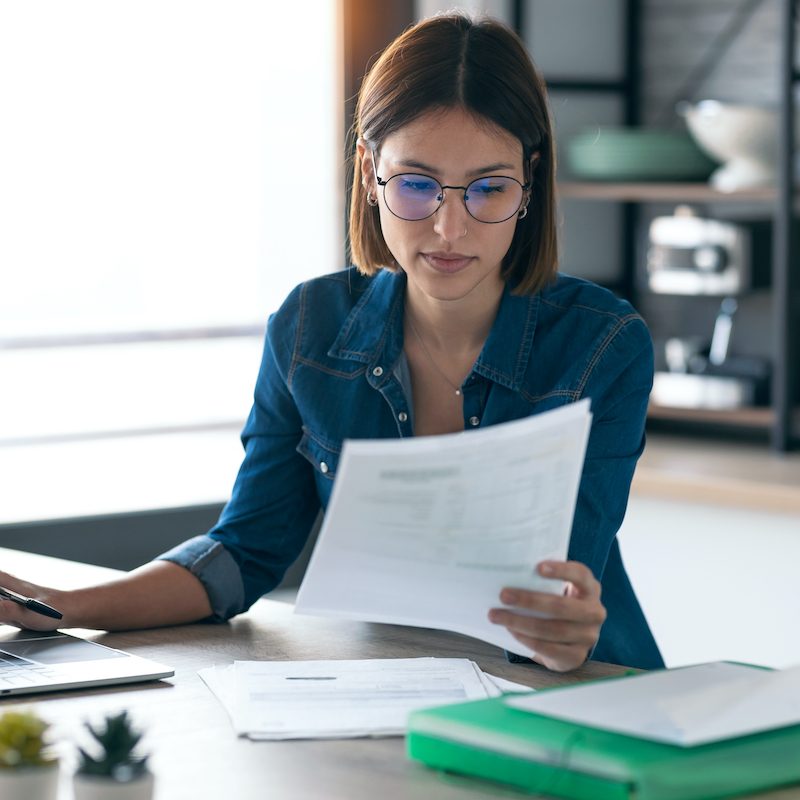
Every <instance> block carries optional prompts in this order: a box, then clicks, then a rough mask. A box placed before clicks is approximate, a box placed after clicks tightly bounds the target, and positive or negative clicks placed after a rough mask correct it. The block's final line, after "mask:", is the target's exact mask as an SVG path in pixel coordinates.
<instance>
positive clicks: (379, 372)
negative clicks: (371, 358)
mask: <svg viewBox="0 0 800 800" xmlns="http://www.w3.org/2000/svg"><path fill="white" fill-rule="evenodd" d="M372 374H373V375H374V376H375V377H376V378H380V376H381V375H383V367H375V369H374V370H372Z"/></svg>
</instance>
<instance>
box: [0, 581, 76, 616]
mask: <svg viewBox="0 0 800 800" xmlns="http://www.w3.org/2000/svg"><path fill="white" fill-rule="evenodd" d="M0 597H4V598H5V599H6V600H11V602H12V603H18V604H19V605H21V606H25V608H27V609H30V610H31V611H35V612H36V613H37V614H42V615H44V616H45V617H52V618H53V619H61V618H62V617H63V616H64V615H63V614H62V613H61V612H60V611H56V610H55V609H54V608H52V607H51V606H48V605H46V604H45V603H42V602H40V601H39V600H34V599H33V598H31V597H23V596H22V595H21V594H17V593H16V592H12V591H11V590H10V589H3V587H2V586H0Z"/></svg>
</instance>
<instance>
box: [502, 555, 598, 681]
mask: <svg viewBox="0 0 800 800" xmlns="http://www.w3.org/2000/svg"><path fill="white" fill-rule="evenodd" d="M537 571H538V573H539V574H540V575H542V576H543V577H545V578H557V579H560V580H564V581H567V586H566V589H565V591H564V594H563V595H555V594H547V593H546V592H532V591H529V590H527V589H516V588H511V587H507V588H505V589H503V591H502V592H501V593H500V600H501V601H502V602H503V603H505V604H506V606H516V607H518V608H520V609H525V610H529V611H536V612H537V613H539V614H542V615H543V616H542V617H531V616H528V615H526V614H516V613H514V610H513V608H493V609H491V611H489V619H490V620H491V621H492V622H494V623H497V624H498V625H505V627H506V628H508V630H509V632H510V633H511V635H512V636H513V637H514V638H515V639H517V640H518V641H520V642H522V644H524V645H525V646H526V647H529V648H530V649H531V650H533V651H534V652H535V653H536V655H535V656H533V660H534V661H535V662H536V663H538V664H542V665H543V666H545V667H547V668H548V669H552V670H554V671H555V672H567V671H569V670H571V669H575V668H576V667H579V666H580V665H581V664H583V662H584V661H586V658H587V657H588V655H589V652H590V651H591V649H592V648H593V647H594V645H595V643H596V642H597V639H598V637H599V636H600V628H601V626H602V625H603V622H605V619H606V609H605V607H604V606H603V604H602V603H601V602H600V583H599V582H598V581H597V580H596V579H595V577H594V575H592V572H591V570H590V569H589V568H588V567H587V566H586V565H585V564H581V563H580V562H579V561H542V563H541V564H539V565H538V567H537Z"/></svg>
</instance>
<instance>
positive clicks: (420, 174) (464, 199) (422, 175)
mask: <svg viewBox="0 0 800 800" xmlns="http://www.w3.org/2000/svg"><path fill="white" fill-rule="evenodd" d="M370 155H371V156H372V170H373V172H374V173H375V180H376V181H377V182H378V186H380V187H381V188H382V189H383V202H384V203H385V205H386V208H387V209H388V210H389V213H390V214H392V215H393V216H395V217H397V219H402V220H403V221H404V222H422V221H423V220H425V219H430V218H431V217H432V216H433V215H434V214H435V213H436V212H437V211H438V210H439V209H440V208H441V207H442V206H443V205H444V201H445V190H446V189H460V190H461V191H462V192H463V194H462V195H461V202H462V203H463V204H464V208H465V210H466V212H467V214H469V215H470V217H472V219H474V220H475V221H476V222H480V223H482V224H484V225H499V224H500V223H501V222H508V220H510V219H511V218H512V217H513V216H514V214H519V212H520V209H522V208H526V207H527V205H526V202H525V201H526V194H527V193H528V192H529V191H530V189H531V183H530V181H526V182H525V183H520V181H518V180H517V179H516V178H512V177H511V176H509V175H482V176H481V177H480V178H476V179H475V180H474V181H470V182H469V183H468V184H467V185H466V186H449V185H446V184H443V183H439V181H437V180H436V178H434V177H433V176H432V175H426V174H425V173H423V172H398V173H397V175H392V176H391V177H390V178H387V179H386V180H384V179H383V178H381V177H380V176H379V175H378V165H377V164H376V162H375V151H374V150H373V149H372V148H370ZM401 175H415V176H417V177H420V178H427V179H428V180H430V181H433V182H434V183H435V184H436V185H437V186H438V187H439V188H440V189H441V192H440V200H439V205H438V206H436V208H435V209H434V210H433V211H431V213H430V214H427V215H426V216H424V217H416V218H414V219H408V218H407V217H401V216H400V215H399V214H397V213H396V212H394V211H392V209H391V207H390V206H389V204H388V203H387V202H386V184H388V183H389V181H391V180H394V178H399V177H400V176H401ZM489 178H503V179H505V180H509V181H514V183H516V184H518V185H519V187H520V188H521V189H522V197H521V198H520V201H519V205H518V206H517V207H516V208H515V209H514V211H512V212H511V213H510V214H509V215H508V216H507V217H504V218H503V219H498V220H495V221H494V222H487V221H486V220H485V219H478V218H477V217H476V216H475V215H474V214H473V213H472V212H471V211H470V210H469V206H467V191H468V190H469V187H470V186H472V184H473V183H477V182H478V181H485V180H488V179H489Z"/></svg>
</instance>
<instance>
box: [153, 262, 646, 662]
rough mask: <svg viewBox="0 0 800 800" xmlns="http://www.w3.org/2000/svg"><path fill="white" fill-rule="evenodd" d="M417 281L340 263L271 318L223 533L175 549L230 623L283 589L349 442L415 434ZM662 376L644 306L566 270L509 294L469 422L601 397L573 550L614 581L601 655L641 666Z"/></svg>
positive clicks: (607, 586) (468, 404)
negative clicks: (653, 398)
mask: <svg viewBox="0 0 800 800" xmlns="http://www.w3.org/2000/svg"><path fill="white" fill-rule="evenodd" d="M405 283H406V278H405V274H404V273H402V272H390V271H387V270H383V271H381V272H379V273H378V274H377V275H376V276H375V277H373V278H366V277H364V276H362V275H360V274H359V273H358V272H357V271H355V270H354V269H350V270H347V271H342V272H337V273H335V274H333V275H328V276H325V277H321V278H316V279H314V280H311V281H308V282H307V283H304V284H301V285H300V286H298V287H297V288H296V289H295V290H294V291H293V292H292V293H291V294H290V295H289V297H288V298H287V299H286V301H285V302H284V304H283V305H282V307H281V308H280V309H279V310H278V311H277V312H276V313H275V314H273V315H272V317H271V318H270V320H269V324H268V326H267V335H266V342H265V347H264V355H263V359H262V362H261V368H260V371H259V374H258V379H257V382H256V388H255V397H254V404H253V408H252V410H251V412H250V415H249V417H248V420H247V422H246V424H245V427H244V430H243V432H242V442H243V444H244V449H245V457H244V461H243V463H242V466H241V468H240V470H239V474H238V477H237V479H236V483H235V485H234V488H233V493H232V496H231V499H230V501H229V502H228V504H227V505H226V506H225V508H224V509H223V511H222V514H221V516H220V519H219V521H218V523H217V524H216V526H215V527H214V528H213V529H212V530H211V531H209V533H208V534H206V535H204V536H198V537H195V538H194V539H191V540H189V541H188V542H186V543H184V544H182V545H179V546H178V547H176V548H174V549H173V550H171V551H170V552H168V553H165V554H164V555H163V556H161V558H165V559H168V560H170V561H173V562H175V563H178V564H181V565H183V566H184V567H186V568H187V569H189V570H191V571H192V572H193V573H194V574H195V575H196V576H197V577H198V578H199V579H200V581H201V582H202V583H203V585H204V586H205V588H206V591H207V592H208V596H209V599H210V602H211V606H212V609H213V611H214V615H215V617H216V618H218V619H227V618H229V617H231V616H233V615H235V614H238V613H240V612H242V611H245V610H246V609H247V608H249V607H250V605H252V604H253V603H254V602H255V601H256V600H257V599H258V598H259V597H260V596H261V595H263V594H264V593H266V592H269V591H270V590H271V589H273V588H274V587H275V586H277V585H278V583H279V582H280V580H281V578H282V576H283V574H284V572H285V571H286V569H287V568H288V567H289V566H290V565H291V564H292V562H293V561H294V560H295V559H296V558H297V556H298V555H299V553H300V551H301V550H302V548H303V545H304V543H305V541H306V539H307V537H308V533H309V531H310V529H311V526H312V524H313V522H314V519H315V518H316V515H317V512H318V511H319V509H320V507H321V508H323V509H324V508H325V507H326V505H327V503H328V499H329V497H330V494H331V488H332V487H333V482H334V479H335V477H336V468H337V464H338V461H339V455H340V453H341V448H342V443H343V441H344V440H345V439H363V438H370V439H372V438H392V437H404V436H412V435H413V416H412V412H413V409H412V407H411V393H410V385H409V380H408V370H407V366H406V362H405V356H404V354H403V307H404V296H405ZM652 377H653V357H652V345H651V341H650V336H649V333H648V331H647V328H646V327H645V324H644V322H643V321H642V319H641V317H640V316H639V315H638V314H637V313H636V312H635V311H634V309H633V308H632V307H631V306H630V305H629V304H628V303H626V302H624V301H622V300H619V299H617V298H616V297H614V295H613V294H611V293H610V292H608V291H606V290H605V289H602V288H600V287H598V286H596V285H594V284H592V283H589V282H587V281H583V280H580V279H577V278H572V277H568V276H565V275H561V276H559V278H558V280H557V281H556V282H555V283H554V284H552V285H551V286H549V287H547V288H545V289H544V290H542V291H541V292H539V293H537V294H536V295H534V296H524V297H518V296H514V295H512V294H511V293H510V291H509V290H508V288H506V290H505V292H504V294H503V297H502V300H501V303H500V307H499V310H498V313H497V317H496V319H495V322H494V325H493V327H492V329H491V331H490V333H489V336H488V338H487V340H486V343H485V344H484V347H483V350H482V352H481V354H480V356H479V357H478V360H477V361H476V362H475V365H474V367H473V369H472V372H471V373H470V375H469V376H468V377H467V379H466V380H465V382H464V385H463V387H462V390H463V404H464V428H465V429H467V430H469V429H473V428H478V427H481V426H485V425H494V424H497V423H500V422H506V421H508V420H513V419H518V418H521V417H525V416H528V415H529V414H538V413H540V412H542V411H546V410H547V409H551V408H555V407H557V406H561V405H564V404H565V403H572V402H575V401H576V400H579V399H581V398H584V397H589V398H591V402H592V412H593V422H592V428H591V433H590V436H589V444H588V450H587V455H586V462H585V466H584V470H583V475H582V478H581V485H580V490H579V495H578V501H577V507H576V512H575V520H574V525H573V530H572V538H571V541H570V547H569V558H570V559H575V560H578V561H582V562H584V563H585V564H587V565H588V566H589V567H590V568H591V570H592V572H593V573H594V574H595V576H596V577H597V578H598V579H599V580H600V581H601V582H602V587H603V595H602V599H603V603H604V605H605V607H606V609H607V611H608V618H607V620H606V622H605V624H604V625H603V628H602V631H601V635H600V640H599V642H598V644H597V646H596V647H595V649H594V652H593V656H592V657H593V658H595V659H597V660H603V661H610V662H614V663H619V664H627V665H630V666H636V667H657V666H661V665H662V661H661V656H660V654H659V652H658V648H657V647H656V644H655V641H654V640H653V637H652V636H651V634H650V631H649V628H648V626H647V622H646V621H645V618H644V615H643V614H642V611H641V609H640V607H639V603H638V602H637V600H636V596H635V595H634V592H633V589H632V588H631V585H630V582H629V581H628V577H627V575H626V573H625V569H624V567H623V564H622V560H621V558H620V552H619V547H618V544H617V540H616V533H617V530H618V529H619V527H620V524H621V523H622V519H623V516H624V514H625V507H626V505H627V500H628V490H629V487H630V482H631V478H632V476H633V471H634V467H635V464H636V460H637V459H638V457H639V455H640V454H641V452H642V449H643V446H644V420H645V412H646V408H647V399H648V395H649V393H650V387H651V383H652ZM510 657H511V658H512V659H514V657H513V656H510Z"/></svg>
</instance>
